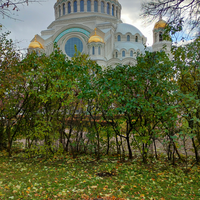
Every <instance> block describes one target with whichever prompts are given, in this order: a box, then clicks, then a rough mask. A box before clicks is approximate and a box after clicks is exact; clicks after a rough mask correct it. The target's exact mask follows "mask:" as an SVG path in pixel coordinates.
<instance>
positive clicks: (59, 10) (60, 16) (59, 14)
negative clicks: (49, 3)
mask: <svg viewBox="0 0 200 200" xmlns="http://www.w3.org/2000/svg"><path fill="white" fill-rule="evenodd" d="M59 17H61V7H60V6H59Z"/></svg>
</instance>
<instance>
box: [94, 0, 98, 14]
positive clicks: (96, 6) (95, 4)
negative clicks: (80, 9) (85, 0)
mask: <svg viewBox="0 0 200 200" xmlns="http://www.w3.org/2000/svg"><path fill="white" fill-rule="evenodd" d="M94 12H98V1H96V0H95V1H94Z"/></svg>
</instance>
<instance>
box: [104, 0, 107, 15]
mask: <svg viewBox="0 0 200 200" xmlns="http://www.w3.org/2000/svg"><path fill="white" fill-rule="evenodd" d="M104 13H106V14H107V2H106V1H104Z"/></svg>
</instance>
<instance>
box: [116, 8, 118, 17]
mask: <svg viewBox="0 0 200 200" xmlns="http://www.w3.org/2000/svg"><path fill="white" fill-rule="evenodd" d="M116 17H118V8H116Z"/></svg>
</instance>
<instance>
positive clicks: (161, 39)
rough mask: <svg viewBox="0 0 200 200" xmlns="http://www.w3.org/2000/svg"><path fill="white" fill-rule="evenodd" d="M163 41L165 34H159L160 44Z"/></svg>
mask: <svg viewBox="0 0 200 200" xmlns="http://www.w3.org/2000/svg"><path fill="white" fill-rule="evenodd" d="M162 41H163V34H162V32H160V33H159V42H162Z"/></svg>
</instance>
